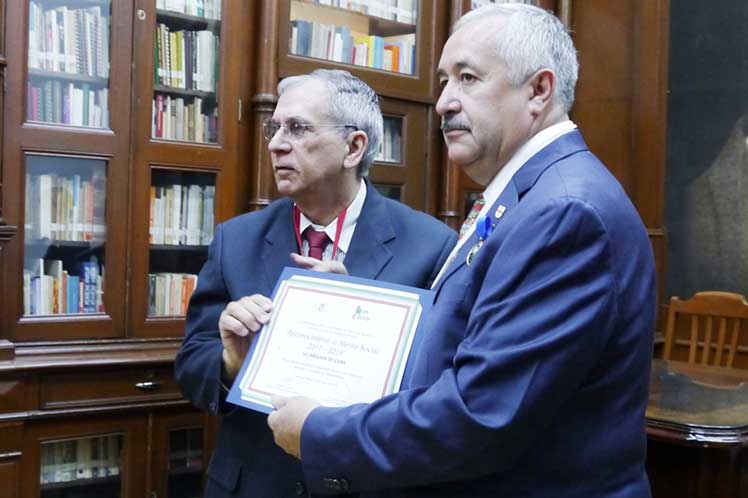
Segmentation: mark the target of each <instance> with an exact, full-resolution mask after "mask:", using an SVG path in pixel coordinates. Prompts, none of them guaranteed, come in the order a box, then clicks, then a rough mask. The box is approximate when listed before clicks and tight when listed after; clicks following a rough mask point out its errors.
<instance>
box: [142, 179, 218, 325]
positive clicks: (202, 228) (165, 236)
mask: <svg viewBox="0 0 748 498" xmlns="http://www.w3.org/2000/svg"><path fill="white" fill-rule="evenodd" d="M215 192H216V187H215V174H214V173H204V172H198V171H186V170H173V169H160V168H155V169H153V170H152V175H151V189H150V255H149V262H150V267H149V271H148V317H149V318H151V317H167V316H168V317H181V316H184V315H185V314H186V312H187V303H188V302H189V300H190V296H191V295H192V292H193V291H194V290H195V287H196V286H197V274H198V273H199V272H200V268H202V265H203V263H205V260H206V259H207V255H208V245H210V242H211V240H213V223H214V220H213V213H214V204H215Z"/></svg>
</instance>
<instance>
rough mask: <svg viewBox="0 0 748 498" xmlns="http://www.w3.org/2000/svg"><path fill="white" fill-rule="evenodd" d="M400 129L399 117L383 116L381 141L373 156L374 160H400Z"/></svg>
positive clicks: (397, 161) (396, 161)
mask: <svg viewBox="0 0 748 498" xmlns="http://www.w3.org/2000/svg"><path fill="white" fill-rule="evenodd" d="M400 130H401V121H400V120H399V119H392V118H389V119H388V118H384V133H383V134H382V143H381V145H380V146H379V152H378V153H377V156H376V157H375V158H374V160H375V161H385V162H395V163H399V162H400V158H401V156H400V147H401V145H400V140H401V137H400V134H401V132H400Z"/></svg>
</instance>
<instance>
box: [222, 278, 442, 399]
mask: <svg viewBox="0 0 748 498" xmlns="http://www.w3.org/2000/svg"><path fill="white" fill-rule="evenodd" d="M431 301H432V294H431V292H430V291H424V290H422V289H415V288H410V287H404V286H398V285H392V284H384V283H382V282H379V281H373V280H365V279H360V278H354V277H348V276H341V275H331V274H323V273H318V272H310V271H305V270H298V269H291V268H286V269H285V270H284V272H283V274H282V275H281V277H280V280H279V282H278V284H277V286H276V290H275V292H274V297H273V307H272V313H271V318H270V321H269V322H268V323H267V324H266V325H265V327H264V328H263V329H262V331H261V332H260V334H259V335H258V336H257V338H256V340H255V341H254V342H253V343H252V349H251V351H250V354H248V355H247V358H246V360H245V362H244V364H243V365H242V368H241V371H240V372H239V375H238V376H237V379H236V381H235V382H234V385H233V387H232V388H231V392H230V393H229V396H228V401H230V402H232V403H235V404H238V405H241V406H246V407H248V408H252V409H255V410H259V411H262V412H265V413H269V412H270V411H272V408H273V404H272V402H271V397H272V396H306V397H309V398H313V399H315V400H317V401H319V402H320V403H321V404H322V405H324V406H347V405H351V404H354V403H368V402H371V401H374V400H376V399H379V398H381V397H382V396H385V395H387V394H390V393H393V392H397V391H398V389H399V387H400V382H401V381H402V377H403V373H404V371H405V364H406V361H407V359H408V354H409V352H410V350H411V347H412V345H413V342H414V339H415V337H416V332H417V328H418V322H419V320H420V318H421V316H422V314H423V313H424V312H425V311H427V310H428V308H430V306H431Z"/></svg>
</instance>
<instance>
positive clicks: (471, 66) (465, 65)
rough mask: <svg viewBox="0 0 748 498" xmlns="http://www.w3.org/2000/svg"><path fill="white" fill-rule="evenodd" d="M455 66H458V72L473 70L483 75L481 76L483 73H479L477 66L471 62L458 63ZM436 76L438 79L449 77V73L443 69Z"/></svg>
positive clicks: (438, 70) (462, 61) (437, 71)
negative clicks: (466, 69)
mask: <svg viewBox="0 0 748 498" xmlns="http://www.w3.org/2000/svg"><path fill="white" fill-rule="evenodd" d="M454 66H456V67H457V69H458V70H461V69H465V68H468V69H471V70H473V71H475V72H476V73H478V74H481V75H482V74H483V71H479V70H478V69H477V68H476V67H475V65H474V64H471V63H470V61H468V60H461V61H458V62H456V63H455V64H454ZM436 76H437V77H442V76H447V71H446V70H445V69H443V68H439V69H437V70H436Z"/></svg>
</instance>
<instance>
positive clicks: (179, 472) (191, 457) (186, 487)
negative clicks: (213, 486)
mask: <svg viewBox="0 0 748 498" xmlns="http://www.w3.org/2000/svg"><path fill="white" fill-rule="evenodd" d="M168 451H169V453H168V456H169V464H168V465H169V466H168V475H169V478H168V483H167V486H168V497H169V498H199V497H200V496H202V489H203V484H202V483H203V430H202V428H200V427H190V428H182V429H173V430H171V431H169V450H168Z"/></svg>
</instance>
